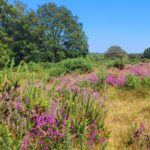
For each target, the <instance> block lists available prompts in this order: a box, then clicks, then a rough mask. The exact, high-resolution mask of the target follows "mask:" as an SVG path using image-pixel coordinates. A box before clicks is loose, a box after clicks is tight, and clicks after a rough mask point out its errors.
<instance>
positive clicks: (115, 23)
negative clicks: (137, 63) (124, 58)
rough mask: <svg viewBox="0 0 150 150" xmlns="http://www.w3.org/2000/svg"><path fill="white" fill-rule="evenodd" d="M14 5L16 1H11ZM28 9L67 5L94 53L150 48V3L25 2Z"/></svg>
mask: <svg viewBox="0 0 150 150" xmlns="http://www.w3.org/2000/svg"><path fill="white" fill-rule="evenodd" d="M8 1H9V2H11V3H12V2H13V1H14V0H8ZM22 2H24V3H25V4H27V5H28V7H29V8H32V9H35V10H36V9H37V8H38V5H42V4H44V3H47V2H54V3H56V4H57V5H64V6H66V7H67V8H68V9H70V10H71V11H72V12H73V14H74V15H77V16H78V17H79V21H80V22H82V23H83V25H84V31H85V32H86V35H87V37H88V41H89V46H90V51H91V52H99V53H102V52H105V51H106V50H107V48H108V47H110V46H111V45H120V46H121V47H122V48H123V49H125V50H126V51H127V52H129V53H134V52H136V53H137V52H143V50H144V49H145V48H147V47H150V0H22Z"/></svg>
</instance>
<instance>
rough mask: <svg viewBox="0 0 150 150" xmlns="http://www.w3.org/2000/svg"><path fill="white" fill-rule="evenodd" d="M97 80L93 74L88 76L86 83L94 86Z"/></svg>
mask: <svg viewBox="0 0 150 150" xmlns="http://www.w3.org/2000/svg"><path fill="white" fill-rule="evenodd" d="M98 80H99V77H98V76H97V75H96V74H95V73H92V74H90V75H89V76H88V81H89V82H90V83H93V84H95V83H96V82H98Z"/></svg>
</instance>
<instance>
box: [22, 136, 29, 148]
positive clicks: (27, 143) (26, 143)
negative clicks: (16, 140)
mask: <svg viewBox="0 0 150 150" xmlns="http://www.w3.org/2000/svg"><path fill="white" fill-rule="evenodd" d="M28 145H29V141H28V138H25V139H23V141H22V145H21V150H27V148H28Z"/></svg>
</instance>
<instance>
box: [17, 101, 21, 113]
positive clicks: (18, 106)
mask: <svg viewBox="0 0 150 150" xmlns="http://www.w3.org/2000/svg"><path fill="white" fill-rule="evenodd" d="M16 108H17V109H18V111H21V110H22V104H21V102H20V100H18V101H17V102H16Z"/></svg>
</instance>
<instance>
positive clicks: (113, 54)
mask: <svg viewBox="0 0 150 150" xmlns="http://www.w3.org/2000/svg"><path fill="white" fill-rule="evenodd" d="M126 56H127V54H126V52H125V51H124V50H123V49H122V48H121V47H119V46H111V47H110V48H109V49H108V50H107V52H106V53H105V57H106V58H111V59H115V58H119V59H121V58H123V57H126Z"/></svg>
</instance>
